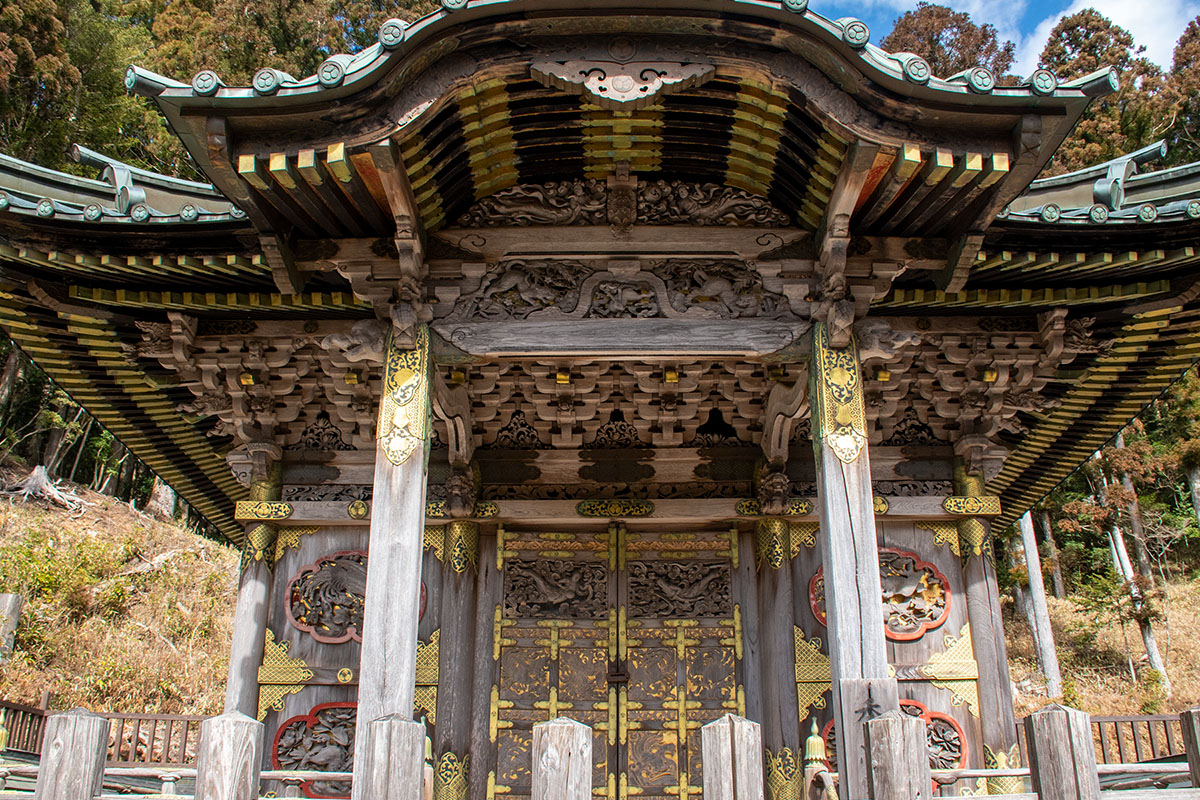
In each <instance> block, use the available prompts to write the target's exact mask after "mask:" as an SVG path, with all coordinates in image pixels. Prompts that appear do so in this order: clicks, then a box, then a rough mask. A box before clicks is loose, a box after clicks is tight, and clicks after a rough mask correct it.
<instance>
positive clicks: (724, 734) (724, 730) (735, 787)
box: [700, 714, 764, 800]
mask: <svg viewBox="0 0 1200 800" xmlns="http://www.w3.org/2000/svg"><path fill="white" fill-rule="evenodd" d="M700 733H701V736H702V737H703V748H704V796H705V797H706V798H708V800H763V798H764V795H763V746H762V727H761V726H760V725H759V724H758V723H756V722H751V721H750V720H748V719H743V718H742V717H737V716H734V715H733V714H726V715H725V716H723V717H721V718H720V719H718V720H714V721H713V722H710V723H708V724H707V725H705V726H704V727H703V728H701V729H700Z"/></svg>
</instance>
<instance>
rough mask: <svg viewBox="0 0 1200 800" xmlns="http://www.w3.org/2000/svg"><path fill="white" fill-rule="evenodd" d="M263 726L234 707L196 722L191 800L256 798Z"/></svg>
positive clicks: (260, 763) (244, 799) (246, 799)
mask: <svg viewBox="0 0 1200 800" xmlns="http://www.w3.org/2000/svg"><path fill="white" fill-rule="evenodd" d="M263 734H264V728H263V724H262V723H261V722H258V721H257V720H255V719H254V718H252V717H249V716H247V715H245V714H240V713H238V712H236V711H234V712H226V713H225V714H222V715H221V716H219V717H213V718H212V719H207V720H205V721H204V722H202V723H201V724H200V748H199V752H198V753H197V754H196V791H195V800H256V798H257V797H258V782H259V781H258V778H259V772H260V770H261V769H262V751H263Z"/></svg>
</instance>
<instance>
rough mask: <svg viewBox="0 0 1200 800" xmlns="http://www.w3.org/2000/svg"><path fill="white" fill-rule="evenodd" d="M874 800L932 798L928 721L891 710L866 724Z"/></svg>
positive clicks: (872, 797) (925, 799) (929, 799)
mask: <svg viewBox="0 0 1200 800" xmlns="http://www.w3.org/2000/svg"><path fill="white" fill-rule="evenodd" d="M866 739H867V751H868V753H869V754H870V766H871V769H870V778H871V781H870V783H871V792H870V798H871V800H932V798H933V777H932V775H931V774H930V769H929V744H928V741H927V734H926V728H925V723H924V722H923V721H922V720H920V719H918V718H916V717H910V716H909V715H908V714H904V713H901V712H899V711H889V712H887V713H886V714H884V715H883V716H881V717H879V718H877V719H873V720H869V721H868V722H867V723H866Z"/></svg>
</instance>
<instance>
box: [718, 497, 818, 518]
mask: <svg viewBox="0 0 1200 800" xmlns="http://www.w3.org/2000/svg"><path fill="white" fill-rule="evenodd" d="M761 509H762V506H761V504H760V503H759V501H758V500H739V501H738V504H737V505H736V506H735V507H734V511H736V512H737V514H738V516H740V517H757V516H759V515H760V514H761V513H762V510H761ZM812 510H813V504H812V501H811V500H806V499H805V498H803V497H790V498H788V501H787V504H786V505H785V506H784V507H783V510H782V511H781V512H780V513H779V515H778V516H785V517H803V516H807V515H809V514H811V513H812Z"/></svg>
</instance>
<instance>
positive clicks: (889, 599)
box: [808, 547, 951, 642]
mask: <svg viewBox="0 0 1200 800" xmlns="http://www.w3.org/2000/svg"><path fill="white" fill-rule="evenodd" d="M879 578H880V581H881V582H882V589H883V596H882V598H881V602H882V610H883V616H884V633H885V634H886V635H887V637H888V638H889V639H891V640H893V641H901V642H903V641H911V640H914V639H920V638H921V637H922V636H924V635H925V632H926V631H929V630H932V629H934V628H937V627H939V626H941V625H942V624H943V623H944V622H945V621H946V619H947V618H948V617H949V615H950V598H951V592H950V582H949V581H948V580H947V579H946V576H945V575H943V574H942V572H941V571H940V570H939V569H938V568H937V567H935V566H934V565H933V564H930V563H929V562H927V561H923V560H921V557H920V556H918V555H917V554H916V553H911V552H908V551H906V550H899V549H896V548H892V547H881V548H879ZM808 593H809V602H810V604H811V605H812V610H813V614H814V615H815V616H816V618H817V621H818V622H820V623H821V624H822V625H824V624H826V623H825V578H824V568H823V567H822V568H820V569H818V570H817V572H816V574H815V575H813V577H812V579H811V580H810V581H809V588H808Z"/></svg>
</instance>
